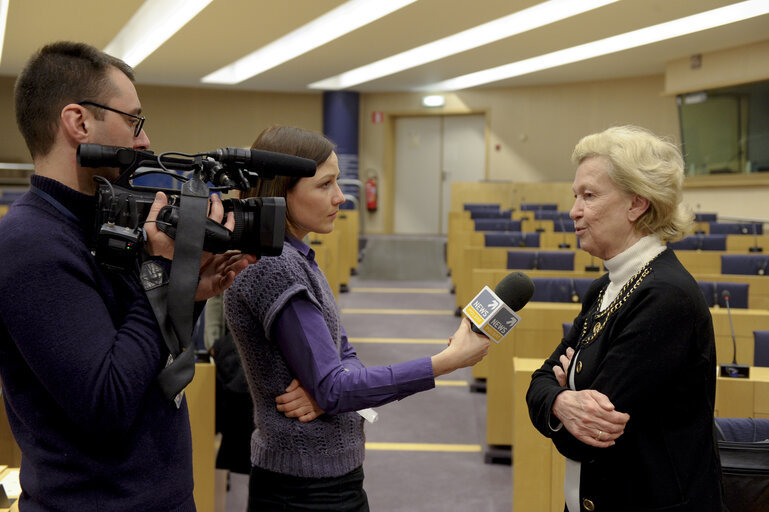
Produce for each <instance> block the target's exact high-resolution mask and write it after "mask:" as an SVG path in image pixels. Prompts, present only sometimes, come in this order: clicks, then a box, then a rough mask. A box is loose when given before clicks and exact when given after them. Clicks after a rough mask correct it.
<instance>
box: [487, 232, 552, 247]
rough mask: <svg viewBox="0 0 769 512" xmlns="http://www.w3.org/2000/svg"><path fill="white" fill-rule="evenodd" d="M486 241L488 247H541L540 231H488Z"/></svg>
mask: <svg viewBox="0 0 769 512" xmlns="http://www.w3.org/2000/svg"><path fill="white" fill-rule="evenodd" d="M484 241H485V244H486V247H539V233H523V232H521V231H488V232H486V233H484Z"/></svg>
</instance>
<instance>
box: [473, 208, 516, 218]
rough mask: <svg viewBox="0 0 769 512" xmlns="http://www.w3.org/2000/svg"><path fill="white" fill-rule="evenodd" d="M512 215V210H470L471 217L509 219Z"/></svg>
mask: <svg viewBox="0 0 769 512" xmlns="http://www.w3.org/2000/svg"><path fill="white" fill-rule="evenodd" d="M512 215H513V211H512V210H492V209H490V208H489V209H486V210H470V218H471V219H509V218H511V217H512Z"/></svg>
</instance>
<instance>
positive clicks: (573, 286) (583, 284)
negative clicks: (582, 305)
mask: <svg viewBox="0 0 769 512" xmlns="http://www.w3.org/2000/svg"><path fill="white" fill-rule="evenodd" d="M593 281H594V279H592V278H589V277H580V278H574V279H572V278H569V277H534V278H532V282H533V283H534V295H532V296H531V300H532V301H535V302H575V303H579V302H581V301H582V297H584V296H585V292H586V291H587V289H588V288H589V287H590V285H591V284H592V283H593Z"/></svg>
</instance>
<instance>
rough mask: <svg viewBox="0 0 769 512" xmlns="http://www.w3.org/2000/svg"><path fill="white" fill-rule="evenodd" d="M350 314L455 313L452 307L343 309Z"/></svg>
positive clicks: (343, 311)
mask: <svg viewBox="0 0 769 512" xmlns="http://www.w3.org/2000/svg"><path fill="white" fill-rule="evenodd" d="M342 313H345V314H348V315H453V314H454V311H452V310H450V309H350V308H346V309H343V310H342Z"/></svg>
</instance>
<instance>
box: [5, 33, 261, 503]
mask: <svg viewBox="0 0 769 512" xmlns="http://www.w3.org/2000/svg"><path fill="white" fill-rule="evenodd" d="M133 79H134V74H133V70H132V69H131V68H130V67H129V66H127V65H126V64H125V63H124V62H123V61H121V60H119V59H116V58H114V57H111V56H110V55H107V54H105V53H103V52H101V51H99V50H98V49H96V48H94V47H92V46H89V45H86V44H83V43H76V42H66V41H62V42H56V43H52V44H50V45H47V46H45V47H43V48H42V49H40V50H39V51H38V52H37V53H35V54H34V55H33V56H32V57H31V58H30V60H29V61H28V62H27V64H26V66H25V68H24V69H23V71H22V72H21V74H20V75H19V77H18V79H17V81H16V88H15V101H16V120H17V123H18V126H19V129H20V130H21V133H22V135H23V136H24V139H25V141H26V143H27V146H28V147H29V151H30V153H31V155H32V160H33V162H34V166H35V172H34V174H33V176H32V178H31V183H30V190H29V192H27V193H26V194H25V195H24V196H22V197H21V198H20V199H18V200H17V201H16V202H15V203H14V204H13V206H12V207H11V208H10V210H9V211H8V213H7V214H6V215H5V216H3V218H2V220H0V261H2V265H0V377H2V387H3V393H4V397H5V405H6V409H7V413H8V420H9V423H10V426H11V430H12V431H13V435H14V437H15V439H16V441H17V443H18V445H19V447H20V448H21V451H22V462H21V473H20V484H21V488H22V493H21V496H20V498H19V502H18V503H19V508H20V510H23V511H24V512H35V511H46V512H50V511H58V510H61V511H72V510H109V511H110V512H120V511H131V512H133V511H136V510H153V511H175V512H182V511H193V510H195V503H194V498H193V494H192V489H193V481H192V446H191V437H190V423H189V418H188V412H187V404H186V401H185V400H184V399H182V400H181V402H180V403H179V405H178V406H177V405H176V403H175V402H174V401H173V400H169V399H167V398H165V396H164V394H163V392H162V390H161V387H160V385H159V384H158V381H157V377H158V374H159V372H160V371H161V370H162V369H163V368H164V367H165V365H166V362H167V361H168V358H169V351H168V349H167V348H166V345H165V342H164V340H163V337H162V334H161V331H160V328H159V326H158V322H157V320H156V318H155V315H154V313H153V310H152V307H151V305H150V302H149V301H148V299H147V296H146V294H145V291H144V288H143V286H142V282H141V281H140V279H139V274H138V265H137V270H136V271H125V272H123V271H111V270H109V269H106V268H105V267H103V266H101V265H100V264H99V263H98V262H97V261H96V259H95V256H94V255H93V254H92V253H91V249H90V241H91V240H92V238H93V236H94V234H95V233H94V231H95V221H96V206H97V202H96V196H95V192H96V186H97V183H96V182H95V178H98V179H103V180H114V179H115V178H116V177H117V176H118V174H119V170H118V169H114V168H101V169H92V168H85V167H80V166H79V165H78V161H77V158H76V154H77V149H78V146H79V144H81V143H95V144H103V145H110V146H123V147H129V148H134V149H146V148H147V147H149V145H150V141H149V138H148V137H147V134H146V132H145V131H144V121H145V118H144V116H142V114H141V111H142V109H141V103H140V102H139V98H138V95H137V93H136V89H135V88H134V85H133ZM165 204H167V198H166V197H165V195H164V194H162V193H158V194H157V197H156V199H155V202H154V203H153V205H152V208H151V211H150V213H149V215H148V216H147V219H146V224H145V230H146V251H147V253H148V256H149V258H150V259H151V260H152V261H154V262H155V263H156V264H157V267H155V268H156V269H157V268H159V269H160V272H165V273H166V275H167V271H168V270H169V268H170V259H171V258H172V257H173V249H174V243H173V240H172V239H171V238H169V237H168V236H167V235H165V234H164V233H162V232H160V231H159V230H158V229H157V227H156V226H155V224H154V223H153V221H154V220H155V219H156V217H157V214H158V212H159V211H160V208H161V207H162V206H164V205H165ZM210 211H211V213H210V217H211V218H212V219H213V220H215V221H217V222H220V221H222V220H223V213H224V208H223V206H222V203H221V201H220V200H219V199H218V198H216V197H214V198H213V199H212V200H211V202H210ZM225 226H226V227H228V228H229V229H232V228H233V227H234V219H233V218H232V216H228V219H227V222H226V223H225ZM255 261H256V258H255V257H253V256H245V255H240V254H221V255H216V256H213V255H204V258H203V260H202V261H201V266H200V273H199V276H197V277H198V279H199V283H198V288H197V291H196V296H195V300H196V301H199V303H200V302H202V301H204V300H206V299H207V298H209V297H212V296H214V295H217V294H219V293H221V292H222V291H224V289H226V288H227V287H228V286H229V285H230V284H231V283H232V281H233V279H234V278H235V275H236V274H237V273H239V272H240V271H242V270H243V269H244V268H245V267H246V266H247V265H248V264H249V263H253V262H255ZM201 307H202V306H201Z"/></svg>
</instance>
